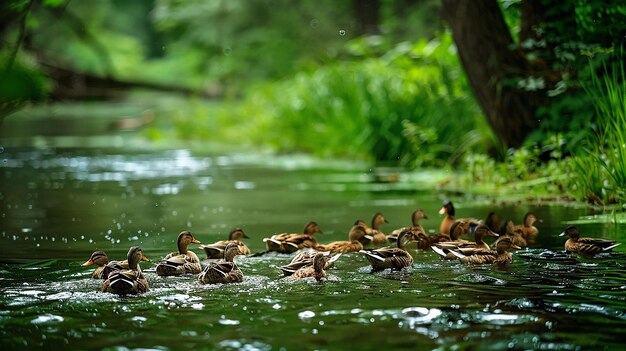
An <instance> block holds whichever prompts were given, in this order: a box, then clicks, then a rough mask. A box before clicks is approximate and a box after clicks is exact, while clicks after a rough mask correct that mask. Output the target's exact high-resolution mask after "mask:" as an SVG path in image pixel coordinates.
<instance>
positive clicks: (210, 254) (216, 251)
mask: <svg viewBox="0 0 626 351" xmlns="http://www.w3.org/2000/svg"><path fill="white" fill-rule="evenodd" d="M243 238H245V239H249V237H248V236H247V235H246V233H244V231H243V230H242V229H240V228H233V229H231V231H230V233H229V234H228V240H220V241H217V242H215V243H213V244H209V245H200V248H201V249H203V250H204V252H205V253H206V256H207V258H209V259H220V258H223V257H224V248H226V245H228V244H230V243H236V244H237V246H239V252H241V254H242V255H249V254H250V253H251V251H250V248H248V245H246V244H245V243H244V242H243V241H241V240H240V239H243Z"/></svg>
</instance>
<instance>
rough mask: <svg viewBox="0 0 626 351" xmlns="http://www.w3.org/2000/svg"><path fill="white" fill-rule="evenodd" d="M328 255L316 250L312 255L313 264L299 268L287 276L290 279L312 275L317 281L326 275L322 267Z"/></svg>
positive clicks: (324, 265) (325, 263)
mask: <svg viewBox="0 0 626 351" xmlns="http://www.w3.org/2000/svg"><path fill="white" fill-rule="evenodd" d="M327 261H328V256H326V255H324V254H323V253H321V252H318V253H316V254H315V256H313V264H312V265H307V266H304V267H301V268H299V269H298V270H297V271H295V272H294V273H293V274H292V275H291V276H290V277H289V278H290V279H302V278H308V277H314V278H315V280H317V281H318V282H319V281H321V280H322V278H324V277H325V276H326V272H325V271H324V268H325V267H326V265H327V263H328V262H327Z"/></svg>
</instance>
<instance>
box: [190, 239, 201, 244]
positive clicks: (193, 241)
mask: <svg viewBox="0 0 626 351" xmlns="http://www.w3.org/2000/svg"><path fill="white" fill-rule="evenodd" d="M191 242H192V243H194V244H202V243H201V242H200V240H198V239H196V238H193V240H191Z"/></svg>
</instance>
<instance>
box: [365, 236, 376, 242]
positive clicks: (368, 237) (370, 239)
mask: <svg viewBox="0 0 626 351" xmlns="http://www.w3.org/2000/svg"><path fill="white" fill-rule="evenodd" d="M363 238H365V239H367V240H369V241H372V240H373V239H374V237H372V236H371V235H363Z"/></svg>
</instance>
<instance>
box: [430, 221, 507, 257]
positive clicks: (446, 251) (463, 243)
mask: <svg viewBox="0 0 626 351" xmlns="http://www.w3.org/2000/svg"><path fill="white" fill-rule="evenodd" d="M485 236H493V237H498V234H497V233H494V232H492V231H491V230H489V228H488V227H487V226H486V225H484V224H481V225H479V226H478V227H476V229H474V241H467V240H457V241H444V242H440V243H436V244H435V245H433V246H431V249H432V250H433V251H435V252H436V253H437V254H439V255H440V256H442V257H444V258H446V259H449V260H454V259H455V258H456V256H454V255H453V254H452V253H450V250H456V249H462V248H471V249H485V250H490V248H489V245H488V244H487V243H485V242H484V241H483V237H485Z"/></svg>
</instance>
